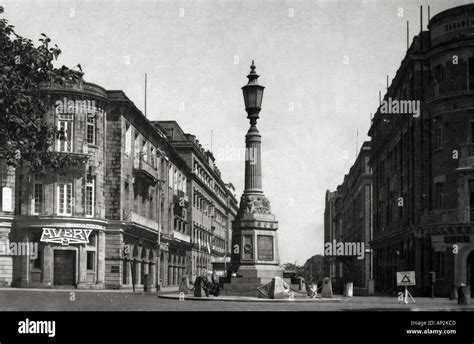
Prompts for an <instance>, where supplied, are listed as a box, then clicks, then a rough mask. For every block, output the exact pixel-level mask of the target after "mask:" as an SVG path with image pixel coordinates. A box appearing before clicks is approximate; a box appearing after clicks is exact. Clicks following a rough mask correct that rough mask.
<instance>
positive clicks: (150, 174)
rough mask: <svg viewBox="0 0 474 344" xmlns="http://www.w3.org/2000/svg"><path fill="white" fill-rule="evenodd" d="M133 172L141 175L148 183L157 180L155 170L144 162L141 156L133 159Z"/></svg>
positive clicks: (154, 182)
mask: <svg viewBox="0 0 474 344" xmlns="http://www.w3.org/2000/svg"><path fill="white" fill-rule="evenodd" d="M133 172H134V173H136V175H137V176H140V177H142V178H143V179H145V180H146V181H147V182H149V183H150V184H153V185H155V184H156V183H157V182H158V178H157V170H156V168H155V167H153V166H151V165H150V164H149V163H148V162H146V161H145V160H144V159H143V157H142V156H140V158H135V159H133Z"/></svg>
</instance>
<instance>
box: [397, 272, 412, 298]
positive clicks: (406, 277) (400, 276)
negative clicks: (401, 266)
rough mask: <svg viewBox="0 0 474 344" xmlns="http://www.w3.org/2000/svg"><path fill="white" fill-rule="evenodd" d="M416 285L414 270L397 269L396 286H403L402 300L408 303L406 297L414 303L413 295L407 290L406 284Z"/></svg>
mask: <svg viewBox="0 0 474 344" xmlns="http://www.w3.org/2000/svg"><path fill="white" fill-rule="evenodd" d="M411 285H416V279H415V271H397V286H399V287H405V293H404V297H403V302H404V303H405V304H407V303H408V297H409V298H410V299H411V301H412V302H413V303H416V301H415V299H414V298H413V296H411V294H410V292H409V291H408V286H411Z"/></svg>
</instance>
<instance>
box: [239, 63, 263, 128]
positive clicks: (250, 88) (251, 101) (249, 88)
mask: <svg viewBox="0 0 474 344" xmlns="http://www.w3.org/2000/svg"><path fill="white" fill-rule="evenodd" d="M250 69H251V71H250V74H249V75H247V78H248V79H249V82H248V83H247V85H245V86H244V87H242V92H243V94H244V102H245V111H247V118H248V119H250V123H251V124H252V125H255V124H257V119H258V118H259V116H258V114H259V113H260V110H261V108H262V99H263V89H264V88H265V87H264V86H261V85H259V84H258V80H257V79H258V77H259V75H258V74H257V72H255V64H254V61H253V60H252V65H251V66H250Z"/></svg>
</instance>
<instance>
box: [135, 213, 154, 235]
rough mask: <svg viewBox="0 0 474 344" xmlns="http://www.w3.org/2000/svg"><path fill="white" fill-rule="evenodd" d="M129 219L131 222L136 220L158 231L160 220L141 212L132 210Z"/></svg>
mask: <svg viewBox="0 0 474 344" xmlns="http://www.w3.org/2000/svg"><path fill="white" fill-rule="evenodd" d="M128 220H129V221H130V222H135V223H137V224H139V225H142V226H144V227H148V228H151V229H154V230H155V231H158V222H156V221H155V220H151V219H148V218H146V217H144V216H142V215H140V214H137V213H134V212H131V213H130V217H129V219H128Z"/></svg>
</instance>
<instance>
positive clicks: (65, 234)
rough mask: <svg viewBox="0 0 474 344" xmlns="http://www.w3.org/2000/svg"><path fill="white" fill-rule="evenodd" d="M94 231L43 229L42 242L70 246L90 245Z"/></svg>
mask: <svg viewBox="0 0 474 344" xmlns="http://www.w3.org/2000/svg"><path fill="white" fill-rule="evenodd" d="M91 233H92V229H72V228H43V235H41V241H42V242H50V243H57V244H61V245H64V246H68V245H69V244H88V243H89V236H90V235H91Z"/></svg>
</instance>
